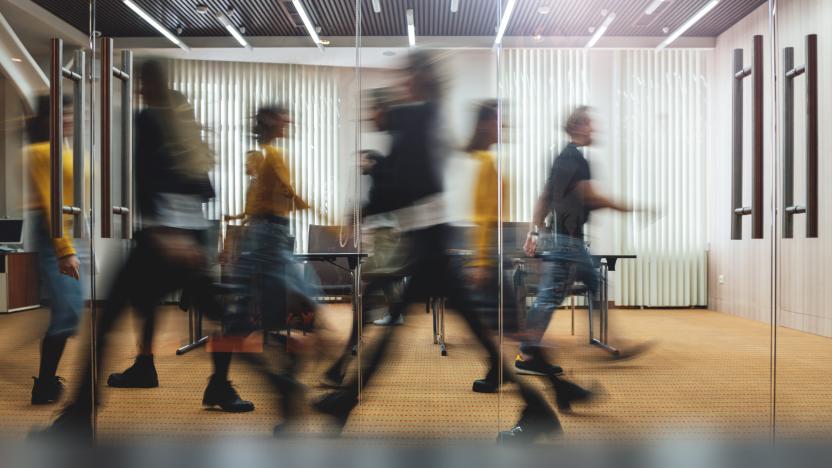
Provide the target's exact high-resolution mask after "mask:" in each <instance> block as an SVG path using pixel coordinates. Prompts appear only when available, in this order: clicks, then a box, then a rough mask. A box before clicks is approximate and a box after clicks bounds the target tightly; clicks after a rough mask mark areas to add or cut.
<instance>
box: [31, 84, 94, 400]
mask: <svg viewBox="0 0 832 468" xmlns="http://www.w3.org/2000/svg"><path fill="white" fill-rule="evenodd" d="M35 107H36V108H35V115H33V116H32V117H30V118H29V119H28V121H27V123H26V132H27V134H28V139H29V144H28V145H27V146H26V148H25V150H24V158H25V165H26V170H27V174H28V178H29V186H30V187H31V190H30V193H29V195H28V199H27V203H26V210H27V221H28V222H29V228H30V232H31V239H32V241H33V244H34V245H33V249H32V250H35V251H37V252H38V268H39V272H40V277H41V281H43V283H44V286H45V287H46V291H47V292H48V294H49V299H50V302H51V308H50V316H49V326H48V328H47V330H46V334H45V336H44V338H43V341H42V343H41V354H40V367H39V370H38V376H37V377H34V381H35V382H34V386H33V387H32V400H31V401H32V404H33V405H43V404H49V403H55V402H56V401H58V399H59V398H60V396H61V393H62V392H63V389H64V385H63V383H62V381H63V378H61V377H58V376H57V375H56V372H57V369H58V363H59V362H60V360H61V356H62V355H63V352H64V347H65V346H66V342H67V339H68V338H69V337H70V336H72V335H74V334H75V333H76V331H77V329H78V322H79V320H80V317H81V312H82V310H83V295H82V288H81V264H80V262H79V260H78V255H77V252H76V249H75V246H74V245H73V242H72V227H73V224H72V217H71V216H68V215H65V216H64V218H63V221H64V234H63V237H60V238H57V239H53V238H52V236H51V233H50V230H49V216H50V207H51V197H50V194H51V193H52V192H51V190H52V188H51V181H50V154H49V97H48V96H41V97H40V98H38V100H37V102H36V106H35ZM64 110H65V112H69V113H70V114H71V105H70V103H69V102H66V103H65V104H64ZM66 120H67V119H65V122H66ZM71 132H72V125H71V122H70V125H67V124H65V125H64V134H65V135H68V136H70V137H71V135H72V133H71ZM72 176H73V168H72V152H71V151H70V150H69V148H64V150H63V179H64V180H63V183H64V200H63V203H64V205H69V206H72V205H73V195H74V194H73V193H72V186H73V184H72ZM79 195H80V194H79Z"/></svg>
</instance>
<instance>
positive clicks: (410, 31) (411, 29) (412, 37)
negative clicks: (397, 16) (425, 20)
mask: <svg viewBox="0 0 832 468" xmlns="http://www.w3.org/2000/svg"><path fill="white" fill-rule="evenodd" d="M407 41H408V43H409V44H410V47H416V22H415V20H414V19H413V10H412V9H409V10H407Z"/></svg>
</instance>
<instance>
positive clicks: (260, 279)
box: [234, 219, 319, 329]
mask: <svg viewBox="0 0 832 468" xmlns="http://www.w3.org/2000/svg"><path fill="white" fill-rule="evenodd" d="M234 272H235V276H236V279H235V280H236V281H238V282H239V283H240V284H243V285H245V286H247V287H248V292H247V296H248V297H249V298H251V299H253V300H254V301H255V303H256V304H257V306H258V309H259V311H260V317H261V321H262V325H263V326H264V327H265V328H268V329H281V328H283V327H284V326H285V323H286V318H287V315H288V313H289V312H290V311H292V310H298V309H314V308H315V307H316V304H315V303H314V301H313V299H312V297H314V296H316V295H319V292H318V288H316V287H315V286H313V285H310V284H309V283H308V282H307V281H305V280H304V278H303V274H302V270H301V266H300V265H298V264H297V262H296V261H295V259H294V257H293V254H292V245H291V241H290V237H289V226H288V225H284V224H279V223H274V222H270V221H266V220H262V219H252V220H251V221H250V222H249V223H248V225H247V226H246V229H245V234H244V235H243V244H242V248H241V251H240V257H239V259H238V260H237V265H236V267H235V269H234Z"/></svg>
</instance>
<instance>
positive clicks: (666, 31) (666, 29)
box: [662, 26, 670, 34]
mask: <svg viewBox="0 0 832 468" xmlns="http://www.w3.org/2000/svg"><path fill="white" fill-rule="evenodd" d="M662 32H663V33H665V34H667V33H669V32H670V28H668V27H667V26H665V27H663V28H662Z"/></svg>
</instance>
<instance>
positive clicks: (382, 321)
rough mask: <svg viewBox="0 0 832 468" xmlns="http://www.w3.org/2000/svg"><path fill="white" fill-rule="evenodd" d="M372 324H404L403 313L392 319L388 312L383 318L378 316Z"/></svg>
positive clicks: (388, 325)
mask: <svg viewBox="0 0 832 468" xmlns="http://www.w3.org/2000/svg"><path fill="white" fill-rule="evenodd" d="M373 324H374V325H379V326H382V327H390V326H396V325H404V315H399V318H397V319H395V320H394V319H393V316H392V315H390V314H387V315H385V316H384V317H383V318H380V319H378V320H376V321H375V322H373Z"/></svg>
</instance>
